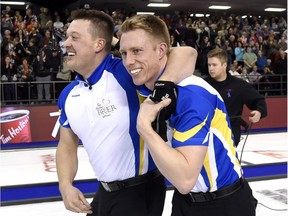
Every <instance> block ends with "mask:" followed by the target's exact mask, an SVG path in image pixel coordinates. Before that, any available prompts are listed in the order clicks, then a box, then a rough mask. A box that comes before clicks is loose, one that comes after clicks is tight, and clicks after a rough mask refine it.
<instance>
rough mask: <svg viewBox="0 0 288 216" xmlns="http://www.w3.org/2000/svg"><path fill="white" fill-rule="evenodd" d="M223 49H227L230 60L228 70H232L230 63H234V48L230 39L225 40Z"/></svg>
mask: <svg viewBox="0 0 288 216" xmlns="http://www.w3.org/2000/svg"><path fill="white" fill-rule="evenodd" d="M221 48H222V49H223V50H225V51H226V53H227V57H228V61H227V70H230V65H231V64H232V58H233V53H234V52H233V49H232V47H231V46H230V43H229V40H225V42H224V44H223V45H222V47H221Z"/></svg>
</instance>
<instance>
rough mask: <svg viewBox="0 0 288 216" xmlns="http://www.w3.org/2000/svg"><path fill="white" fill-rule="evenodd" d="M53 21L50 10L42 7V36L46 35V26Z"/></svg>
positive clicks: (40, 21) (40, 22) (40, 18)
mask: <svg viewBox="0 0 288 216" xmlns="http://www.w3.org/2000/svg"><path fill="white" fill-rule="evenodd" d="M49 20H51V14H50V13H49V9H48V8H46V7H40V13H39V15H38V22H39V24H40V33H41V34H42V35H44V34H45V30H46V24H47V22H48V21H49Z"/></svg>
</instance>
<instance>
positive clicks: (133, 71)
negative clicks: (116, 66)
mask: <svg viewBox="0 0 288 216" xmlns="http://www.w3.org/2000/svg"><path fill="white" fill-rule="evenodd" d="M141 70H142V69H141V68H138V69H134V70H130V73H131V74H133V75H136V74H138V73H140V71H141Z"/></svg>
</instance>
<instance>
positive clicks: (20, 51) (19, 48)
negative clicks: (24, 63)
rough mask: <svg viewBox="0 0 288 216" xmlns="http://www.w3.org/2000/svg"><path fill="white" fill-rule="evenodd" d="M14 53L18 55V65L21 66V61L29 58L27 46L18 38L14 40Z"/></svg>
mask: <svg viewBox="0 0 288 216" xmlns="http://www.w3.org/2000/svg"><path fill="white" fill-rule="evenodd" d="M13 42H14V53H15V55H16V61H17V65H19V64H21V59H22V58H24V57H25V56H27V54H26V52H25V48H26V47H25V46H24V45H23V43H21V42H20V39H19V38H18V37H15V38H14V41H13Z"/></svg>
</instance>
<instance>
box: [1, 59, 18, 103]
mask: <svg viewBox="0 0 288 216" xmlns="http://www.w3.org/2000/svg"><path fill="white" fill-rule="evenodd" d="M1 81H2V82H3V83H4V100H5V101H6V100H8V102H6V103H7V104H13V103H14V101H15V100H16V85H15V84H8V83H9V82H16V81H17V66H16V64H15V63H13V62H12V61H11V57H10V56H9V55H6V56H5V59H4V61H2V63H1Z"/></svg>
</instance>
